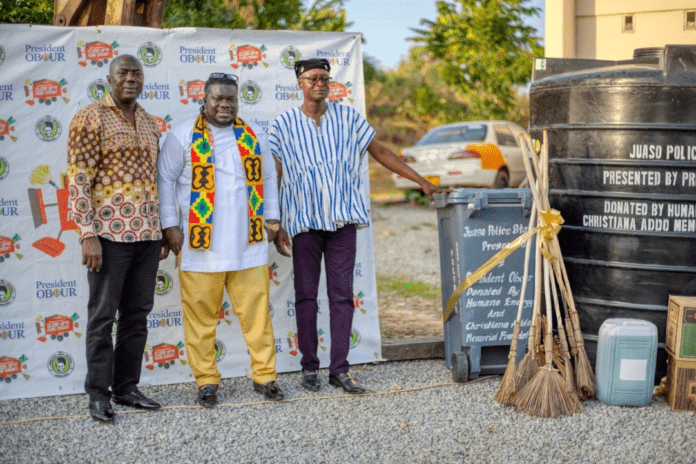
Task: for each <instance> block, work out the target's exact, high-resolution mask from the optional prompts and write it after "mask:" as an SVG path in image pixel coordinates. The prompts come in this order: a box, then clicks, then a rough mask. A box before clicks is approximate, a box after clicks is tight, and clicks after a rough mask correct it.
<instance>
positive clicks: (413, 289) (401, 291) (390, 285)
mask: <svg viewBox="0 0 696 464" xmlns="http://www.w3.org/2000/svg"><path fill="white" fill-rule="evenodd" d="M377 291H379V292H383V291H392V292H396V293H397V294H398V295H399V296H401V297H404V298H410V297H413V296H419V297H421V298H427V299H429V300H433V301H440V299H441V298H442V291H441V290H440V287H438V286H436V285H430V284H426V283H425V282H421V281H420V280H417V281H415V282H407V281H404V280H401V279H395V278H393V277H385V276H377Z"/></svg>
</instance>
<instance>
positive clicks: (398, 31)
mask: <svg viewBox="0 0 696 464" xmlns="http://www.w3.org/2000/svg"><path fill="white" fill-rule="evenodd" d="M435 3H436V2H435V0H347V1H346V3H345V4H344V8H345V10H346V19H347V20H348V21H349V22H353V25H352V26H351V27H349V28H347V29H346V30H347V32H362V33H363V36H364V38H365V43H363V53H365V54H368V55H370V56H372V57H373V58H376V59H377V61H378V62H379V64H380V67H382V68H388V69H396V67H397V66H398V64H399V61H400V60H401V59H402V58H405V57H406V56H407V55H408V50H409V48H411V47H413V46H414V45H415V44H414V43H413V42H408V41H407V40H406V38H407V37H413V36H415V34H414V33H413V32H412V31H411V30H410V29H411V28H421V25H420V20H421V19H422V18H425V19H430V20H434V19H435V16H436V13H437V9H436V8H435ZM529 5H531V6H536V7H537V8H541V9H542V12H541V14H540V15H539V16H538V17H535V18H533V19H532V20H531V21H530V23H529V24H530V25H531V26H533V27H535V28H536V29H537V31H539V36H540V37H542V38H543V37H544V13H543V9H544V0H531V2H530V3H529ZM542 42H543V40H542Z"/></svg>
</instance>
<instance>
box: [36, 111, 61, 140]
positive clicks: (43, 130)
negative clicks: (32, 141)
mask: <svg viewBox="0 0 696 464" xmlns="http://www.w3.org/2000/svg"><path fill="white" fill-rule="evenodd" d="M61 132H62V129H61V126H60V122H59V121H58V120H57V119H56V118H54V117H53V116H44V117H43V118H41V119H39V120H38V121H37V122H36V126H34V133H35V134H36V136H37V137H38V138H39V139H40V140H43V141H44V142H53V141H54V140H57V139H58V138H59V137H60V134H61Z"/></svg>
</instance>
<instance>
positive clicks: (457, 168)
mask: <svg viewBox="0 0 696 464" xmlns="http://www.w3.org/2000/svg"><path fill="white" fill-rule="evenodd" d="M519 134H523V135H525V136H526V137H529V135H528V134H527V131H525V130H524V129H523V128H522V127H520V126H519V125H517V124H515V123H513V122H508V121H471V122H457V123H453V124H446V125H443V126H438V127H436V128H434V129H432V130H431V131H430V132H428V133H427V134H425V135H424V136H423V138H421V139H420V140H419V141H418V143H416V144H415V145H414V146H412V147H409V148H404V149H403V150H401V151H400V152H399V154H400V156H401V157H402V160H403V161H404V162H406V163H408V165H409V166H410V167H412V168H413V169H414V170H415V171H416V172H418V173H419V174H420V175H421V176H423V177H424V178H425V179H426V180H428V181H430V182H431V183H433V184H434V185H440V186H443V187H487V188H496V189H500V188H506V187H517V186H518V185H519V184H520V183H521V182H522V181H523V180H524V178H525V177H526V173H525V170H524V164H523V161H522V149H521V148H520V146H519V139H518V137H519ZM393 179H394V184H395V185H396V187H397V188H404V189H405V188H418V184H416V183H414V182H411V181H410V180H408V179H406V178H404V177H402V176H399V175H397V174H394V175H393Z"/></svg>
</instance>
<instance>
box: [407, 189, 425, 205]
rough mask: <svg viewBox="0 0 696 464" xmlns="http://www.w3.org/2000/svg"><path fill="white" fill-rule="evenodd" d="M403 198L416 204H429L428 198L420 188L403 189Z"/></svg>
mask: <svg viewBox="0 0 696 464" xmlns="http://www.w3.org/2000/svg"><path fill="white" fill-rule="evenodd" d="M404 198H406V199H407V200H408V201H410V202H411V203H415V204H417V205H421V206H430V199H429V198H428V197H427V196H426V195H425V194H424V193H423V192H422V191H421V190H420V189H410V188H409V189H406V190H404Z"/></svg>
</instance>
